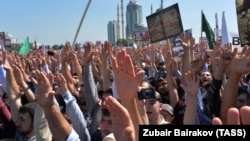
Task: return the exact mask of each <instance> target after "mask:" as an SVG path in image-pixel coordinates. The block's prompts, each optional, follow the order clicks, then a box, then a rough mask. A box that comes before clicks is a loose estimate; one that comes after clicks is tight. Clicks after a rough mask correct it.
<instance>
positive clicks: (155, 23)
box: [146, 3, 183, 43]
mask: <svg viewBox="0 0 250 141" xmlns="http://www.w3.org/2000/svg"><path fill="white" fill-rule="evenodd" d="M146 20H147V24H148V31H149V36H150V41H151V43H154V42H158V41H162V40H165V39H168V38H170V37H173V36H176V35H178V34H180V33H181V32H183V26H182V20H181V15H180V11H179V6H178V3H176V4H174V5H172V6H169V7H167V8H165V9H162V10H160V11H158V12H156V13H154V14H151V15H149V16H147V17H146Z"/></svg>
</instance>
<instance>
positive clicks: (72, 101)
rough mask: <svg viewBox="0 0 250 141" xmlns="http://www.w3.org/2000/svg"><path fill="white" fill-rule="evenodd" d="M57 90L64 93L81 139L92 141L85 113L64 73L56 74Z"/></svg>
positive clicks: (70, 114) (71, 117) (67, 108)
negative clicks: (70, 88)
mask: <svg viewBox="0 0 250 141" xmlns="http://www.w3.org/2000/svg"><path fill="white" fill-rule="evenodd" d="M56 84H57V89H56V92H57V93H58V94H60V95H62V97H63V99H64V102H65V104H66V113H67V114H68V115H69V118H70V120H71V122H72V125H73V128H74V129H75V131H76V132H77V133H78V135H79V137H80V139H81V141H90V134H89V131H88V128H87V123H86V121H85V118H84V116H83V113H82V111H81V109H80V107H79V105H78V104H77V102H76V98H75V97H74V96H73V95H72V94H71V93H70V91H69V90H68V88H67V84H66V80H65V78H64V77H63V75H62V74H60V73H58V74H57V75H56Z"/></svg>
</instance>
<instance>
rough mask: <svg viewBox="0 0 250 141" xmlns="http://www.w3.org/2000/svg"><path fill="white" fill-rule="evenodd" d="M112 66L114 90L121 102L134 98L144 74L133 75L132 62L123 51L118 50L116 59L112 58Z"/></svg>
mask: <svg viewBox="0 0 250 141" xmlns="http://www.w3.org/2000/svg"><path fill="white" fill-rule="evenodd" d="M112 65H113V71H114V75H115V77H114V78H115V79H114V80H115V85H116V90H117V93H118V95H119V96H120V98H121V100H128V99H129V100H131V99H133V98H135V96H136V94H137V91H138V86H139V84H140V83H141V82H142V80H143V75H144V73H145V72H144V71H143V70H140V71H139V72H137V73H135V71H134V66H133V64H132V60H131V58H130V56H129V55H128V54H127V53H126V51H125V50H120V52H118V54H117V56H116V57H112Z"/></svg>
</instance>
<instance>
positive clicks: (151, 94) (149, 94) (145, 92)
mask: <svg viewBox="0 0 250 141" xmlns="http://www.w3.org/2000/svg"><path fill="white" fill-rule="evenodd" d="M147 98H155V89H154V88H146V89H142V90H141V91H140V92H138V99H140V100H143V99H147Z"/></svg>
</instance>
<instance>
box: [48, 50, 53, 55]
mask: <svg viewBox="0 0 250 141" xmlns="http://www.w3.org/2000/svg"><path fill="white" fill-rule="evenodd" d="M47 53H48V55H50V56H54V54H55V53H54V52H53V51H50V50H49V51H48V52H47Z"/></svg>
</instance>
